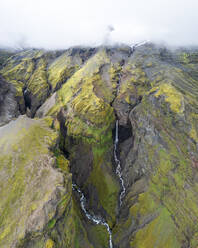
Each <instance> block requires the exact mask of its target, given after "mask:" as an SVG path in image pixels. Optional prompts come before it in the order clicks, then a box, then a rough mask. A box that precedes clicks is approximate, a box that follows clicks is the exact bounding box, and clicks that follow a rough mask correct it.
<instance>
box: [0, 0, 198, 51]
mask: <svg viewBox="0 0 198 248" xmlns="http://www.w3.org/2000/svg"><path fill="white" fill-rule="evenodd" d="M197 9H198V1H197V0H188V1H187V0H183V1H181V0H149V1H147V0H138V1H137V0H136V1H134V0H122V1H121V0H100V1H99V0H95V1H93V0H83V1H82V0H72V1H71V0H56V1H55V0H28V1H27V0H6V1H1V2H0V46H1V47H14V48H23V47H43V48H47V49H61V48H67V47H70V46H76V45H91V46H97V45H101V44H103V43H108V44H109V43H117V42H123V43H128V44H131V43H135V42H139V41H142V40H150V41H153V42H158V43H159V42H160V43H161V42H164V43H167V44H169V45H173V46H189V45H198V32H197V25H198V15H197Z"/></svg>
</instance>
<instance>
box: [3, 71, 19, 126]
mask: <svg viewBox="0 0 198 248" xmlns="http://www.w3.org/2000/svg"><path fill="white" fill-rule="evenodd" d="M18 115H19V111H18V104H17V100H16V97H15V90H14V88H13V86H12V85H11V84H8V83H7V82H6V81H5V80H4V79H3V78H2V77H1V76H0V126H2V125H4V124H5V123H7V122H9V121H10V120H12V118H14V117H17V116H18Z"/></svg>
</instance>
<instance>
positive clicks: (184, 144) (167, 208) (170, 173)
mask: <svg viewBox="0 0 198 248" xmlns="http://www.w3.org/2000/svg"><path fill="white" fill-rule="evenodd" d="M197 69H198V52H197V50H194V49H178V50H174V51H171V50H168V49H166V48H165V47H158V46H156V45H153V44H145V45H142V46H139V47H137V48H135V49H131V48H130V47H127V46H120V47H101V48H97V49H92V48H71V49H68V50H67V51H59V52H47V51H38V50H31V51H24V52H20V53H17V54H15V55H13V56H11V57H10V58H8V60H7V62H4V66H3V68H2V69H1V71H0V73H1V75H2V77H3V78H2V81H3V80H4V81H5V85H7V84H8V85H11V86H10V87H11V88H12V89H11V88H9V90H8V92H9V91H10V93H9V99H11V100H10V101H8V100H4V101H3V103H4V105H5V107H6V106H7V105H9V106H13V108H8V110H7V111H8V112H10V113H11V114H10V118H7V119H6V114H4V113H5V111H4V112H3V111H2V113H3V114H1V115H2V116H4V118H3V122H2V125H3V124H5V123H7V122H8V121H10V119H11V118H14V117H17V116H18V115H19V112H20V113H21V114H24V113H26V114H27V115H28V116H29V117H35V120H34V119H28V118H27V117H26V118H25V117H23V118H22V117H19V118H18V119H17V120H16V121H14V122H13V121H12V122H10V123H9V124H7V125H5V126H3V127H2V128H5V129H6V128H10V130H13V131H12V132H14V133H13V136H16V138H15V139H10V141H9V138H6V137H7V134H6V133H5V134H4V139H3V140H6V139H8V141H9V142H10V145H11V144H12V145H13V146H14V144H15V142H19V140H20V137H18V136H17V134H16V132H17V133H18V131H16V127H17V125H18V124H17V123H21V121H22V120H25V122H26V121H27V122H28V123H32V124H31V125H33V126H34V125H37V126H38V127H40V128H39V129H38V134H37V136H38V140H39V139H41V140H40V141H39V144H42V142H43V141H42V137H43V136H42V135H44V136H45V137H49V138H50V139H51V137H55V138H54V141H53V142H52V144H51V145H52V148H48V149H50V151H48V150H45V151H43V150H42V149H40V148H38V149H40V155H41V156H45V154H46V153H47V154H50V155H48V156H51V157H52V158H54V160H55V161H56V162H55V164H50V163H49V164H48V163H47V164H48V165H47V166H48V167H49V168H51V169H49V170H54V172H53V173H55V175H56V174H58V173H59V175H60V176H62V178H66V179H64V180H66V181H65V183H63V185H61V187H62V190H63V192H64V193H63V195H62V196H61V197H63V199H64V200H61V199H62V198H61V197H60V198H58V199H57V203H56V204H55V205H56V206H57V207H54V210H53V211H55V212H56V214H55V213H54V212H53V214H52V215H53V217H52V218H49V219H45V222H44V223H43V226H42V227H41V228H40V231H39V234H38V232H36V233H35V230H34V229H31V230H30V231H29V229H28V228H27V230H28V232H27V231H26V234H24V231H23V232H22V231H21V232H22V233H23V235H22V234H21V235H19V236H16V235H13V236H12V238H10V239H9V242H8V239H7V236H6V235H8V234H9V232H8V234H7V233H6V232H7V231H6V230H7V229H6V228H5V224H4V221H7V222H8V223H10V221H9V220H10V218H11V216H9V215H8V214H7V215H5V214H4V212H2V211H4V209H5V205H3V206H2V207H1V208H0V211H1V216H4V217H3V222H2V221H1V222H0V228H1V229H2V233H6V235H3V236H2V235H1V236H0V237H1V238H0V241H1V242H2V244H6V243H7V247H17V245H18V246H19V247H21V248H22V247H45V248H46V247H47V248H49V247H50V248H52V247H75V248H77V247H79V248H81V247H82V248H84V247H90V248H91V247H94V248H95V247H96V248H100V247H101V248H102V247H109V244H108V242H109V236H108V233H107V230H106V228H105V226H101V225H94V223H93V222H92V221H90V220H88V219H87V218H86V216H85V215H84V212H83V209H82V208H81V207H82V204H81V205H80V200H81V199H79V195H78V194H77V192H75V191H73V192H72V190H71V189H72V181H73V183H75V184H77V186H78V187H79V188H80V189H81V190H82V191H83V193H84V195H85V197H86V202H87V203H86V209H87V211H89V213H90V214H94V215H96V216H98V217H99V218H102V219H105V221H107V223H108V225H109V227H110V229H111V230H112V234H113V247H116V248H128V247H131V248H140V247H141V248H143V247H147V248H149V247H150V248H153V247H174V248H176V247H182V248H185V247H186V248H187V247H192V248H197V246H198V225H197V223H198V197H197V193H198V192H197V191H198V155H197V154H198V153H197V149H198V145H197V142H198V122H197V119H198V73H197ZM0 92H1V91H0ZM2 92H3V91H2ZM1 94H4V95H5V93H1ZM11 96H12V97H11ZM4 99H7V98H4ZM11 102H12V104H11ZM5 107H4V108H5ZM14 108H15V109H17V111H18V112H17V111H16V114H15V115H14V114H13V109H14ZM1 118H2V117H1ZM38 118H40V119H38ZM116 120H118V121H119V126H118V131H119V132H118V138H119V143H118V149H117V150H116V152H117V157H118V158H119V160H120V161H121V170H122V177H123V179H124V186H125V188H126V194H125V195H124V198H123V203H122V205H121V206H120V204H119V194H120V192H121V186H120V184H119V182H120V181H119V178H118V177H117V175H116V163H115V154H114V153H115V146H114V138H115V122H116ZM23 122H24V121H23ZM23 122H22V124H20V125H21V128H23V125H25V124H24V123H23ZM46 122H47V123H48V125H49V127H50V128H51V131H50V129H49V127H45V128H47V129H45V128H44V130H48V131H47V134H46V135H45V134H44V133H45V132H46V131H41V130H42V128H43V125H44V124H43V123H46ZM33 123H35V124H33ZM10 125H11V127H9V126H10ZM45 125H46V124H45ZM25 127H26V126H25ZM2 128H1V129H2ZM31 130H32V129H31ZM0 131H1V130H0ZM31 132H33V133H34V131H31ZM43 132H44V133H43ZM2 133H4V131H3V129H2ZM37 136H35V139H34V138H31V141H28V137H29V135H25V136H24V137H23V140H24V142H34V140H36V137H37ZM8 137H9V136H8ZM1 140H2V138H0V144H1V142H2V141H1ZM8 141H6V142H8ZM3 142H5V141H3ZM29 144H30V143H28V146H29ZM5 145H6V143H2V146H5ZM51 145H50V146H51ZM23 149H24V148H20V147H18V146H17V147H16V151H15V153H14V155H13V153H12V152H11V151H10V152H11V157H12V159H14V158H15V156H16V155H17V158H18V156H19V155H18V153H19V154H21V153H23V154H25V156H26V157H27V159H29V160H30V161H29V162H28V164H31V163H35V162H34V160H35V159H36V158H34V156H33V155H34V154H35V153H36V152H37V147H34V146H33V149H32V150H28V151H27V150H23ZM0 154H1V155H0V156H1V161H4V157H3V156H4V154H3V150H2V151H1V153H0ZM28 154H30V156H29V155H28ZM14 161H15V162H13V163H12V165H9V164H8V163H6V164H5V163H1V164H4V166H2V165H1V168H2V169H1V170H0V175H2V177H3V175H4V174H5V171H6V170H7V168H12V167H13V168H14V166H17V167H18V165H17V160H15V159H14ZM54 166H55V167H56V168H52V167H54ZM41 168H42V165H41ZM24 171H25V174H24V177H25V178H26V177H27V176H26V171H28V167H26V166H25V167H24ZM69 172H70V173H72V181H71V179H70V174H69ZM35 175H36V174H35ZM33 176H34V173H33ZM8 177H10V180H11V179H12V178H11V176H10V175H8ZM23 180H24V179H23ZM15 183H16V185H18V184H20V180H19V181H18V180H16V182H12V181H11V184H13V185H14V184H15ZM42 183H43V185H44V186H43V187H42V189H41V192H47V191H48V186H47V185H48V183H47V182H45V181H44V180H42ZM52 185H53V183H52ZM30 186H31V183H28V184H27V187H30ZM17 187H18V186H17ZM2 189H3V191H2V192H3V194H4V195H6V194H7V193H5V192H6V191H5V188H2ZM36 190H37V191H39V190H40V186H38V187H37V189H36ZM42 190H43V191H42ZM64 194H66V195H67V196H64ZM16 199H17V201H20V202H22V205H23V206H24V208H25V206H28V205H31V204H32V203H33V202H29V200H28V199H29V198H28V196H26V193H24V194H23V197H22V196H21V195H17V197H16ZM59 201H61V202H62V203H61V206H62V207H61V212H60V214H57V212H58V213H59V210H58V209H59V207H58V206H59V203H58V202H59ZM42 204H45V203H44V202H42ZM7 206H8V207H9V208H10V209H11V210H10V211H11V212H12V213H13V215H14V214H15V213H16V210H14V205H13V203H12V201H10V202H9V203H8V204H7ZM55 209H56V210H55ZM32 211H33V213H34V211H35V210H32ZM2 213H3V214H2ZM52 215H51V216H52ZM26 218H27V223H28V221H30V222H31V215H27V217H26ZM14 219H15V217H14ZM12 225H13V228H14V229H15V230H18V227H17V226H14V224H12ZM20 226H21V229H20V230H25V229H22V225H20ZM25 227H26V226H25ZM17 232H18V231H17ZM9 235H10V234H9Z"/></svg>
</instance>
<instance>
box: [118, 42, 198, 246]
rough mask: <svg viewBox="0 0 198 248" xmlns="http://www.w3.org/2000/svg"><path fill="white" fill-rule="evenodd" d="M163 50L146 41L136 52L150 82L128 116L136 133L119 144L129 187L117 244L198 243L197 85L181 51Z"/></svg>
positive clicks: (166, 244) (137, 60) (171, 244)
mask: <svg viewBox="0 0 198 248" xmlns="http://www.w3.org/2000/svg"><path fill="white" fill-rule="evenodd" d="M165 54H166V55H167V56H164V51H163V53H162V54H161V53H160V50H158V49H157V48H154V47H152V46H148V47H146V48H141V49H138V50H137V52H135V53H134V56H133V57H132V60H133V62H134V66H135V67H137V66H138V68H139V70H143V71H144V74H145V76H146V77H147V81H148V82H149V84H147V85H148V90H147V91H146V92H144V93H143V98H142V100H141V102H138V101H136V104H135V105H137V106H135V105H134V106H135V107H133V108H132V110H131V112H130V114H129V116H128V118H129V120H130V123H131V126H132V130H133V138H132V139H131V138H129V140H127V141H125V142H123V143H122V144H121V146H120V149H121V159H122V162H123V167H124V168H123V174H124V178H125V183H126V185H127V188H128V189H127V196H126V198H125V202H124V206H123V208H122V210H121V215H120V219H119V221H118V225H117V227H115V229H114V232H115V244H116V245H117V247H197V224H196V223H197V218H198V212H197V210H198V208H197V190H198V184H197V183H198V181H197V176H198V172H197V166H196V164H197V162H196V161H197V121H196V120H197V117H196V113H197V109H198V108H197V106H198V105H197V86H198V85H197V81H196V80H195V78H193V77H195V74H194V73H193V72H192V71H193V67H190V68H191V71H190V72H189V73H188V74H186V69H184V68H182V67H183V66H184V65H183V63H181V53H180V54H179V55H177V57H176V58H174V57H172V56H170V55H171V54H167V52H166V53H165ZM178 57H179V58H180V60H178ZM185 66H186V65H185ZM188 66H189V65H188ZM135 67H134V69H135ZM181 68H182V69H181ZM139 75H140V74H139ZM191 75H193V77H191ZM139 83H141V80H139ZM135 84H136V83H135ZM193 89H194V90H193ZM145 90H146V88H145ZM184 92H185V94H184ZM139 95H141V94H140V93H139ZM195 123H196V124H195Z"/></svg>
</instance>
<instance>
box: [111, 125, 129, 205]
mask: <svg viewBox="0 0 198 248" xmlns="http://www.w3.org/2000/svg"><path fill="white" fill-rule="evenodd" d="M118 131H119V122H118V120H116V132H115V141H114V160H115V163H116V174H117V176H118V177H119V179H120V183H121V193H120V206H121V205H122V200H123V198H124V196H125V193H126V188H125V185H124V179H123V177H122V172H121V163H120V160H119V159H118V156H117V153H118V143H119V137H118Z"/></svg>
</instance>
